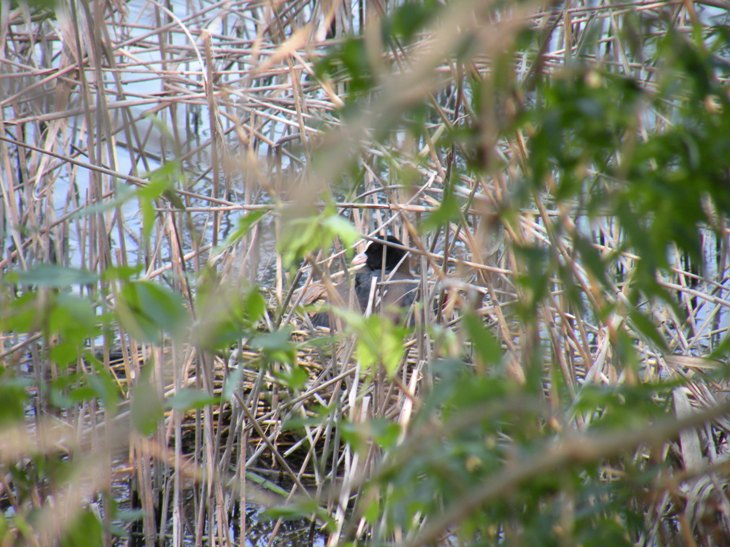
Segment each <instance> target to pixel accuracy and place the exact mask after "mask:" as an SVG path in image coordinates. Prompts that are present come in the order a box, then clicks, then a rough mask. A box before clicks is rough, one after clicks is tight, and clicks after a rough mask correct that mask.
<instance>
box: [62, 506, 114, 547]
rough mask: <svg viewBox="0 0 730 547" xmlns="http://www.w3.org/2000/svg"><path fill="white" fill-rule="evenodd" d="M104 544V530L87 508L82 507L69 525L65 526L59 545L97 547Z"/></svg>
mask: <svg viewBox="0 0 730 547" xmlns="http://www.w3.org/2000/svg"><path fill="white" fill-rule="evenodd" d="M103 544H104V531H103V528H102V525H101V522H99V519H98V518H96V515H95V514H94V513H93V512H92V511H91V510H89V509H84V510H82V511H81V513H80V514H79V515H78V516H76V518H75V519H74V520H73V522H72V523H71V525H70V526H69V527H68V528H66V530H65V533H64V534H63V538H62V539H61V547H97V546H98V545H103Z"/></svg>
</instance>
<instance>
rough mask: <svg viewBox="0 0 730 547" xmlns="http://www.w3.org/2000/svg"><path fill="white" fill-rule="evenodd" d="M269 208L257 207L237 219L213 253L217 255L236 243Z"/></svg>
mask: <svg viewBox="0 0 730 547" xmlns="http://www.w3.org/2000/svg"><path fill="white" fill-rule="evenodd" d="M270 212H271V209H270V208H266V209H259V210H257V211H251V212H250V213H248V214H246V215H244V216H242V217H241V218H239V219H238V226H237V227H236V229H235V230H233V232H231V233H230V234H228V237H226V239H225V241H223V243H221V244H220V245H219V246H218V247H217V248H216V249H215V250H214V251H213V254H214V255H217V254H219V253H220V252H222V251H223V250H224V249H227V248H229V247H231V246H233V245H235V244H236V243H238V242H239V241H240V240H241V239H243V238H244V237H245V236H246V234H248V232H249V231H250V230H251V228H252V227H253V225H254V224H256V223H257V222H258V221H259V220H261V218H263V217H264V215H266V214H267V213H270Z"/></svg>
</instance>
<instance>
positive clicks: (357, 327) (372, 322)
mask: <svg viewBox="0 0 730 547" xmlns="http://www.w3.org/2000/svg"><path fill="white" fill-rule="evenodd" d="M335 312H336V313H337V314H338V315H342V316H343V317H344V318H345V320H346V321H347V324H348V328H349V329H350V330H351V331H353V332H355V333H356V334H357V345H356V348H355V353H356V355H357V360H358V361H359V362H360V365H361V366H362V367H363V370H367V369H371V368H373V367H375V366H377V365H381V364H382V365H383V367H384V368H385V371H386V374H387V375H388V377H389V378H392V377H393V376H394V375H395V374H396V372H397V371H398V367H399V366H400V363H401V361H402V359H403V356H404V355H405V352H406V348H405V338H406V336H407V334H408V329H407V328H405V327H402V326H398V325H395V324H394V323H393V322H392V321H391V320H390V319H389V318H388V317H385V316H379V315H371V316H370V317H363V316H362V315H360V314H358V313H354V312H349V311H346V310H339V309H337V310H335Z"/></svg>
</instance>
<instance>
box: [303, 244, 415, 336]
mask: <svg viewBox="0 0 730 547" xmlns="http://www.w3.org/2000/svg"><path fill="white" fill-rule="evenodd" d="M390 244H393V245H399V246H401V247H402V246H403V243H401V241H400V240H399V239H398V238H396V237H395V236H387V237H386V238H385V239H384V240H383V239H374V240H372V241H371V242H370V243H369V244H368V246H367V248H366V249H365V252H363V253H360V254H358V255H356V256H355V258H353V260H352V264H353V266H361V268H360V269H359V270H358V271H357V273H356V274H355V276H354V277H355V280H354V286H353V287H352V291H354V294H353V295H352V298H351V289H350V287H349V286H348V285H347V284H345V283H341V284H339V285H337V286H336V290H337V295H338V298H339V299H340V300H341V301H342V302H343V303H344V304H345V305H346V306H348V307H351V308H353V309H356V310H358V311H360V312H361V313H363V314H365V315H370V314H373V313H378V312H380V313H383V314H385V315H386V316H388V317H390V318H391V319H392V320H393V321H395V322H398V321H399V320H400V319H401V317H402V315H403V312H404V311H405V310H408V309H409V308H410V307H411V305H412V304H413V302H414V300H415V299H416V295H417V292H418V280H417V279H416V278H415V277H414V276H413V274H412V273H411V272H410V268H409V265H408V256H407V253H406V251H404V250H403V249H400V248H397V247H391V246H390ZM312 324H313V325H314V326H315V327H330V326H331V325H330V315H329V313H327V312H319V313H316V314H314V315H313V316H312Z"/></svg>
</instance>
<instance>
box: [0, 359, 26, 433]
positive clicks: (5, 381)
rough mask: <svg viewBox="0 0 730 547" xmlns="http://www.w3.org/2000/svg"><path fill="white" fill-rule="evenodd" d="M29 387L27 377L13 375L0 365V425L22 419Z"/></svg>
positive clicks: (17, 421) (18, 421)
mask: <svg viewBox="0 0 730 547" xmlns="http://www.w3.org/2000/svg"><path fill="white" fill-rule="evenodd" d="M30 387H31V382H30V381H29V380H28V379H26V378H15V377H13V376H12V375H11V373H10V372H9V371H8V370H7V369H6V368H5V367H3V366H2V365H0V426H2V425H6V424H12V423H20V422H22V421H23V419H24V417H25V409H26V405H27V404H28V398H29V397H28V389H29V388H30Z"/></svg>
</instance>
